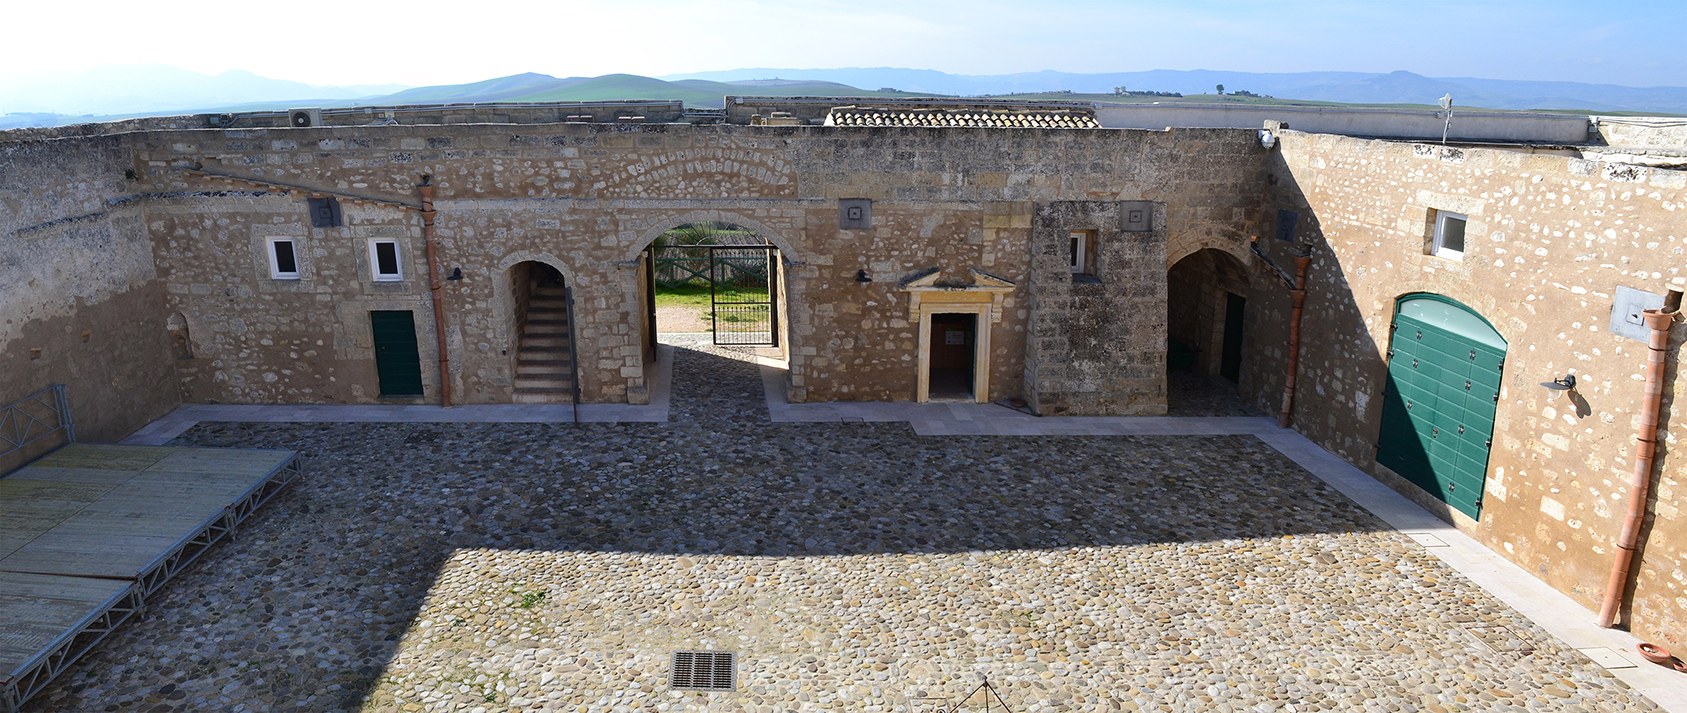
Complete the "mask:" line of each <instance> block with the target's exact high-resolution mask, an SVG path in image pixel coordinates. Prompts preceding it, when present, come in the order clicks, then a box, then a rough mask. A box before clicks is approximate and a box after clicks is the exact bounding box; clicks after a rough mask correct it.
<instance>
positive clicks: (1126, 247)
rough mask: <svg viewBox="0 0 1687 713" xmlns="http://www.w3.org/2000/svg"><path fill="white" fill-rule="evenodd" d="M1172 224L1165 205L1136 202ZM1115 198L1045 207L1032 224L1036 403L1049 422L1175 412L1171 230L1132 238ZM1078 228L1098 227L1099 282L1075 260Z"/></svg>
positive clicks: (1155, 220)
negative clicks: (1169, 400)
mask: <svg viewBox="0 0 1687 713" xmlns="http://www.w3.org/2000/svg"><path fill="white" fill-rule="evenodd" d="M1127 205H1129V206H1135V207H1137V208H1138V209H1140V210H1147V211H1150V212H1151V213H1153V215H1152V216H1151V217H1150V223H1151V226H1153V227H1154V228H1158V227H1159V226H1163V225H1164V224H1165V223H1164V221H1165V210H1164V206H1162V205H1157V204H1145V203H1132V204H1127ZM1123 209H1124V208H1123V207H1122V206H1121V204H1120V203H1117V202H1111V201H1059V202H1053V203H1044V204H1039V205H1038V206H1037V214H1036V216H1035V218H1034V220H1033V221H1032V228H1031V245H1032V257H1031V264H1032V271H1031V287H1032V289H1031V293H1032V303H1031V304H1032V310H1031V311H1032V314H1033V322H1032V335H1031V344H1030V349H1029V351H1028V353H1027V360H1029V361H1030V362H1031V363H1032V365H1033V366H1031V367H1029V368H1028V369H1027V371H1028V373H1029V374H1031V375H1034V378H1027V379H1026V380H1025V389H1026V400H1027V401H1028V402H1030V403H1031V404H1032V408H1033V409H1034V410H1035V411H1036V412H1037V413H1039V414H1042V415H1045V416H1060V415H1068V414H1088V415H1105V416H1135V415H1156V416H1157V415H1164V414H1165V412H1166V369H1165V365H1166V308H1165V304H1166V240H1165V231H1164V230H1161V229H1151V230H1150V231H1148V232H1129V233H1128V232H1124V230H1123V229H1122V228H1123V227H1124V216H1122V215H1120V212H1121V210H1123ZM1073 230H1086V231H1092V233H1091V234H1092V235H1093V242H1094V246H1095V248H1094V249H1095V252H1096V253H1097V254H1096V255H1095V256H1094V258H1093V259H1094V261H1095V265H1096V267H1095V268H1094V270H1093V276H1094V277H1095V278H1096V280H1095V281H1090V282H1086V281H1080V280H1078V279H1076V278H1075V277H1074V275H1073V274H1072V269H1071V267H1070V263H1069V251H1070V250H1071V247H1070V235H1071V231H1073Z"/></svg>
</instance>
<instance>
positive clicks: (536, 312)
mask: <svg viewBox="0 0 1687 713" xmlns="http://www.w3.org/2000/svg"><path fill="white" fill-rule="evenodd" d="M575 274H576V273H575V272H574V271H573V270H572V269H570V268H569V266H568V264H567V263H565V262H564V261H563V260H561V259H560V258H558V257H556V256H555V255H552V254H550V253H546V252H540V251H533V250H521V251H517V252H513V253H510V254H508V255H505V256H504V257H503V258H501V259H500V260H499V261H498V271H497V272H496V273H494V274H493V275H492V284H493V293H494V297H493V304H494V305H496V311H495V312H494V315H495V317H494V319H495V320H496V321H495V322H494V324H495V325H496V327H497V332H496V337H495V338H494V339H493V340H492V341H493V343H494V344H495V346H496V348H497V350H498V352H499V353H498V354H497V356H498V357H501V358H502V363H503V365H504V366H503V368H504V369H507V372H506V373H507V374H509V376H510V380H509V384H510V390H511V391H510V394H509V398H510V401H511V402H513V403H569V402H572V401H573V396H574V394H573V388H574V386H575V385H574V379H575V378H576V377H577V376H578V370H576V369H575V368H574V362H573V360H574V358H576V354H577V348H578V345H577V344H573V343H572V342H573V340H575V339H578V338H580V334H579V328H578V325H576V324H573V323H572V322H570V321H569V320H568V314H567V304H566V302H564V301H563V299H562V298H563V293H562V288H564V287H565V286H566V287H574V288H578V287H579V286H580V282H579V280H578V279H577V278H576V277H575ZM535 299H537V300H538V303H537V304H535V302H534V300H535ZM526 332H533V333H534V334H532V335H527V334H525V333H526ZM541 333H542V334H541ZM571 347H572V348H573V349H571ZM524 350H525V351H524ZM499 398H501V396H500V397H499Z"/></svg>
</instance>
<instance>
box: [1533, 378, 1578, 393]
mask: <svg viewBox="0 0 1687 713" xmlns="http://www.w3.org/2000/svg"><path fill="white" fill-rule="evenodd" d="M1541 386H1545V387H1546V388H1548V389H1551V390H1553V391H1572V390H1574V389H1575V388H1576V375H1575V374H1565V375H1564V378H1562V379H1553V380H1552V381H1543V382H1541Z"/></svg>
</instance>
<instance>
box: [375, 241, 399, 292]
mask: <svg viewBox="0 0 1687 713" xmlns="http://www.w3.org/2000/svg"><path fill="white" fill-rule="evenodd" d="M369 272H370V273H371V274H372V275H373V276H374V278H375V281H376V282H402V281H403V280H404V265H403V263H402V262H401V261H400V259H399V257H398V241H397V240H371V241H369Z"/></svg>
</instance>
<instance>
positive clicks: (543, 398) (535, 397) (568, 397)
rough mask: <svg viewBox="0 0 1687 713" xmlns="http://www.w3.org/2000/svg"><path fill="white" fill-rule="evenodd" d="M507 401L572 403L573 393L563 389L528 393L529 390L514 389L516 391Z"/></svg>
mask: <svg viewBox="0 0 1687 713" xmlns="http://www.w3.org/2000/svg"><path fill="white" fill-rule="evenodd" d="M509 401H515V403H574V393H572V391H563V393H550V391H536V393H530V391H521V389H516V393H515V394H513V396H511V399H509Z"/></svg>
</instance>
